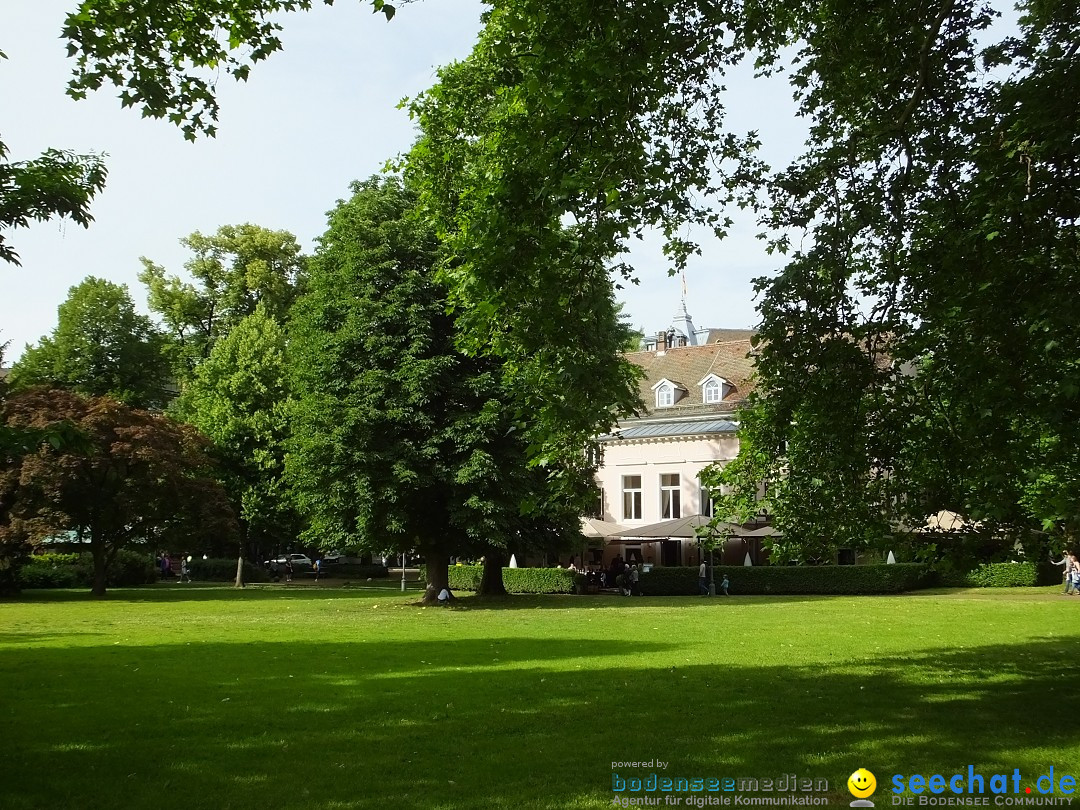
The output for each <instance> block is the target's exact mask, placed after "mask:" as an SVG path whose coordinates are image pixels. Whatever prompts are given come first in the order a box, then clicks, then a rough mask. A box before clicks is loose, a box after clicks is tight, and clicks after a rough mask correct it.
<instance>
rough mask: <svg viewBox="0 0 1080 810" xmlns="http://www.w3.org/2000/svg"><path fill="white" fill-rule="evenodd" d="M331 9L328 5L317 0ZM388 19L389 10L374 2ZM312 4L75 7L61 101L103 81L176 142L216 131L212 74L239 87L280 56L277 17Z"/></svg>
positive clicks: (192, 0) (141, 1) (219, 1)
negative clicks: (173, 132)
mask: <svg viewBox="0 0 1080 810" xmlns="http://www.w3.org/2000/svg"><path fill="white" fill-rule="evenodd" d="M323 2H324V3H325V4H326V5H333V0H323ZM373 5H374V8H375V11H377V12H378V11H381V12H382V13H383V14H385V15H386V19H387V20H390V19H392V18H393V16H394V11H395V9H394V6H393V5H391V4H389V3H386V2H384V0H374V2H373ZM311 6H312V0H178V2H173V3H159V2H156V1H155V0H135V2H128V3H125V4H124V5H123V6H119V5H117V4H116V3H113V2H110V0H83V2H81V3H80V4H79V7H78V8H77V9H76V10H75V11H74V12H72V13H71V14H69V15H68V16H67V19H66V20H65V21H64V30H63V33H62V36H63V37H64V38H66V39H67V40H68V45H67V49H68V56H74V57H75V59H76V68H75V76H74V78H72V80H71V81H70V82H69V83H68V95H70V96H71V97H72V98H76V99H80V98H85V97H86V93H87V91H89V90H97V89H99V88H100V87H101V86H102V84H104V83H105V82H109V83H111V84H113V85H115V86H117V87H119V88H121V91H120V102H121V104H123V106H125V107H139V108H140V109H141V110H142V114H143V115H144V116H146V117H151V118H166V117H167V118H168V119H169V121H171V122H172V123H174V124H176V125H177V126H179V127H180V128H181V129H182V130H183V132H184V137H185V138H188V139H189V140H194V139H195V137H196V135H199V134H205V135H209V136H213V135H214V134H215V133H216V131H217V126H216V122H217V118H218V103H217V99H216V98H215V95H214V93H215V90H216V84H217V78H218V75H219V74H220V73H222V72H223V73H225V74H226V75H229V76H232V77H233V78H234V79H236V80H237V81H247V78H248V75H249V73H250V71H251V68H252V66H253V65H254V64H256V63H257V62H260V61H262V60H263V59H265V58H266V57H268V56H270V54H272V53H274V52H275V51H277V50H280V49H281V40H280V39H279V38H278V32H279V31H280V30H281V25H280V24H279V23H278V22H277V16H276V15H278V14H280V13H282V12H290V11H306V10H307V9H310V8H311Z"/></svg>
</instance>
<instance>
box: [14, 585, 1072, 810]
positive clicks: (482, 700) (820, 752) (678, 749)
mask: <svg viewBox="0 0 1080 810" xmlns="http://www.w3.org/2000/svg"><path fill="white" fill-rule="evenodd" d="M413 599H415V594H409V595H407V596H402V595H401V594H400V593H399V592H397V591H395V590H393V589H392V588H385V589H379V588H333V587H323V586H318V587H313V586H291V587H287V586H267V587H261V588H250V589H248V590H245V591H242V592H237V591H234V590H232V589H230V588H213V587H199V586H193V587H190V588H189V587H181V586H176V585H171V586H162V587H158V588H148V589H132V590H115V591H113V592H111V593H110V595H109V597H108V599H106V600H104V601H92V600H90V599H88V598H86V596H85V595H83V594H75V593H71V592H59V593H51V594H50V593H45V592H41V593H36V594H31V595H29V596H26V597H24V598H23V599H21V600H19V601H15V602H7V603H0V696H2V698H0V712H2V715H0V719H2V721H3V725H2V728H3V731H2V733H0V763H2V764H3V773H2V775H0V807H3V808H20V809H21V808H326V809H327V810H331V809H335V810H336V809H337V808H396V807H418V808H511V807H538V808H587V807H588V808H591V807H596V808H599V807H604V806H610V804H611V799H612V792H611V774H612V762H614V761H633V760H651V759H659V760H662V761H664V762H666V763H669V765H668V766H667V769H666V771H665V772H664V773H666V774H667V775H670V776H676V777H678V776H686V777H695V776H702V777H724V776H757V777H765V776H779V775H780V774H783V773H795V774H798V775H799V776H813V777H815V778H827V779H828V780H829V783H830V786H831V787H833V790H832V797H833V799H834V800H835V801H836V802H837V803H842V804H845V805H846V804H847V802H848V801H850V798H851V797H850V796H847V795H846V793H845V787H844V785H845V781H846V779H847V776H848V775H849V774H850V773H851V772H852V771H853V770H855V769H856V768H858V767H866V768H869V769H870V770H871V771H873V772H874V773H875V774H877V777H878V780H879V782H880V783H884V782H886V780H887V779H888V777H889V775H890V774H893V773H904V774H911V773H923V774H930V773H935V772H948V773H954V772H958V771H959V769H961V768H963V769H965V770H966V766H967V765H968V764H972V765H974V767H975V768H976V770H982V771H984V772H986V773H994V772H997V771H1003V772H1007V773H1011V772H1012V769H1013V768H1019V769H1020V771H1021V773H1022V774H1024V775H1025V778H1027V777H1029V776H1030V777H1031V779H1033V778H1034V777H1035V776H1037V775H1039V774H1041V773H1045V772H1048V769H1049V768H1050V767H1051V766H1054V768H1055V772H1056V773H1058V774H1059V775H1060V774H1061V773H1062V772H1067V773H1074V774H1075V773H1077V771H1080V724H1078V723H1077V718H1078V717H1080V695H1078V687H1080V621H1078V620H1080V599H1074V598H1071V597H1068V598H1067V597H1062V596H1060V595H1058V594H1057V592H1056V589H1022V590H1008V591H993V592H991V591H981V592H976V591H954V592H940V593H929V594H917V595H908V596H898V597H881V598H877V597H862V598H844V597H835V598H831V597H807V598H766V597H743V598H739V597H733V598H730V599H723V598H717V599H711V600H709V599H699V598H666V599H661V598H655V599H652V598H649V599H633V600H631V599H620V598H614V597H511V598H508V599H505V600H498V601H493V602H485V601H483V600H478V599H475V598H469V597H465V598H463V599H462V600H461V603H460V606H459V607H457V608H454V609H440V608H427V609H423V608H419V607H416V606H414V605H412V604H409V602H410V601H411V600H413ZM618 772H619V773H620V775H622V776H626V775H632V774H638V775H640V774H642V773H643V771H640V770H638V771H634V770H633V769H626V768H619V769H618ZM644 772H648V771H644ZM887 789H888V786H887V785H886V784H882V785H881V787H880V788H879V796H878V797H876V798H878V799H879V806H882V805H883V803H884V802H887V801H888V799H887V796H888V794H884V791H885V790H887ZM882 794H884V795H882Z"/></svg>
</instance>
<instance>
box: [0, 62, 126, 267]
mask: <svg viewBox="0 0 1080 810" xmlns="http://www.w3.org/2000/svg"><path fill="white" fill-rule="evenodd" d="M0 58H3V54H2V53H0ZM106 175H107V171H106V169H105V163H104V161H103V159H102V158H101V156H100V155H76V154H74V153H72V152H65V151H63V150H60V149H47V150H46V151H45V152H43V153H42V154H41V155H40V156H39V157H37V158H34V159H32V160H22V161H11V160H8V150H7V147H6V146H5V145H4V143H3V142H2V141H0V261H5V262H10V263H12V264H19V254H18V253H17V252H16V251H15V249H14V248H13V247H12V246H11V245H10V244H9V243H8V242H7V241H6V239H5V237H4V235H3V233H2V232H3V231H4V230H5V229H8V228H25V227H26V226H27V225H29V224H30V223H31V222H44V221H45V220H48V219H52V218H53V217H67V218H68V219H70V220H71V221H72V222H75V223H77V224H79V225H82V226H83V227H88V226H89V225H90V223H91V222H92V221H93V217H92V216H90V202H91V201H92V200H93V198H94V197H95V196H96V195H97V193H98V192H99V191H101V190H102V188H104V187H105V177H106Z"/></svg>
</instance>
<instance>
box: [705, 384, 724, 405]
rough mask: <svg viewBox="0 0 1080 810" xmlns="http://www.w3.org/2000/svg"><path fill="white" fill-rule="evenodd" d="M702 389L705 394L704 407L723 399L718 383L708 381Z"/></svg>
mask: <svg viewBox="0 0 1080 810" xmlns="http://www.w3.org/2000/svg"><path fill="white" fill-rule="evenodd" d="M702 389H703V390H704V392H705V404H706V405H712V404H713V403H715V402H719V401H720V400H722V399H723V398H724V397H723V396H722V393H721V387H720V383H718V382H717V381H716V380H709V381H708V382H707V383H705V385H703V386H702Z"/></svg>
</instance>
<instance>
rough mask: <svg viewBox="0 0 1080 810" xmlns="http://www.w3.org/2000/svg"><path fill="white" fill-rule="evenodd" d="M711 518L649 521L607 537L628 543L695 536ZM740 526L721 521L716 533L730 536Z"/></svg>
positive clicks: (698, 516)
mask: <svg viewBox="0 0 1080 810" xmlns="http://www.w3.org/2000/svg"><path fill="white" fill-rule="evenodd" d="M711 520H712V518H711V517H707V516H705V515H690V516H689V517H684V518H676V519H675V520H662V521H660V522H659V523H650V524H649V525H648V526H634V527H633V528H630V529H624V530H623V531H621V532H619V533H618V534H615V535H612V536H610V537H608V541H609V542H612V543H628V542H633V541H634V540H647V539H650V538H651V539H655V540H663V539H667V538H671V537H697V536H698V533H697V529H699V528H701V527H702V526H708V525H709V522H710V521H711ZM741 528H742V527H740V526H738V525H736V524H734V523H724V522H721V523H719V524H717V527H716V534H717V535H723V536H730V535H734V534H738V533H739V531H741Z"/></svg>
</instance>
